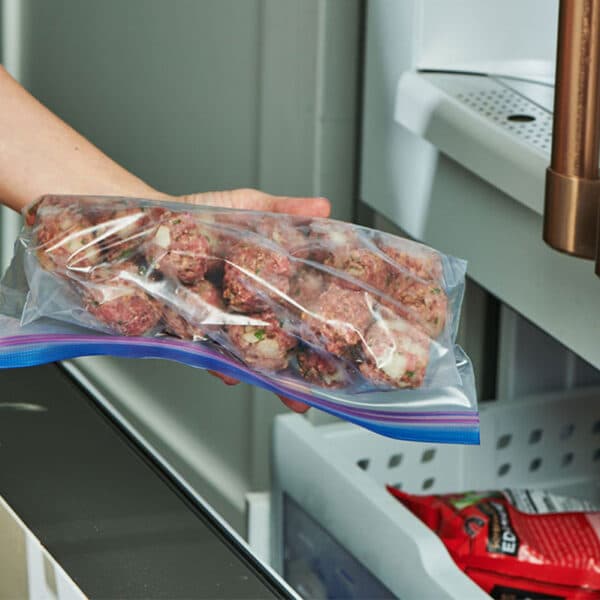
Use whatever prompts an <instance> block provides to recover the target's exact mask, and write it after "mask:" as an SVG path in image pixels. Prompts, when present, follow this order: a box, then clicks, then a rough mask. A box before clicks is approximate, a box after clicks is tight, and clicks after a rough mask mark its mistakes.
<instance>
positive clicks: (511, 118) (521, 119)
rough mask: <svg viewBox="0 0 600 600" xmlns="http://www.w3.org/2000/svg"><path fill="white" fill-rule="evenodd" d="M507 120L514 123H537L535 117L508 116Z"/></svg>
mask: <svg viewBox="0 0 600 600" xmlns="http://www.w3.org/2000/svg"><path fill="white" fill-rule="evenodd" d="M506 118H507V119H508V120H509V121H514V122H515V123H530V122H531V121H535V117H534V116H533V115H508V117H506Z"/></svg>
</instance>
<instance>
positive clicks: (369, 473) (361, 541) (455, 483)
mask: <svg viewBox="0 0 600 600" xmlns="http://www.w3.org/2000/svg"><path fill="white" fill-rule="evenodd" d="M481 439H482V444H481V446H480V447H466V446H465V447H460V446H446V445H435V444H419V443H411V442H398V441H395V440H390V439H386V438H383V437H380V436H377V435H373V434H371V433H370V432H368V431H365V430H361V429H359V428H357V427H354V426H352V425H348V424H334V425H325V426H313V425H311V424H310V423H309V422H308V421H307V420H306V419H303V418H301V417H299V416H296V415H286V416H284V417H280V418H278V419H277V421H276V423H275V429H274V445H273V448H274V449H273V452H274V456H273V462H274V494H273V509H274V510H273V518H274V523H273V531H274V536H273V545H272V556H273V557H274V559H275V562H276V566H277V567H279V568H281V565H282V561H283V557H282V519H283V509H282V502H283V496H284V494H287V495H289V496H290V497H291V498H292V499H293V500H295V501H296V503H298V504H299V505H300V506H301V507H302V509H303V510H304V511H306V513H307V514H308V515H309V516H310V517H312V518H313V519H314V520H315V521H317V522H318V523H319V524H320V525H321V526H322V527H323V528H324V529H325V530H326V531H327V532H328V533H329V534H330V535H331V536H332V537H333V538H334V539H335V540H337V542H339V544H341V545H342V546H343V547H345V548H346V549H347V550H348V551H349V552H350V553H351V554H352V555H354V557H356V558H357V559H358V560H359V562H360V563H362V564H363V565H364V566H365V567H366V569H368V570H369V571H370V572H371V573H372V574H373V575H374V576H375V577H376V578H378V579H379V580H380V581H381V582H382V583H383V584H384V585H385V586H387V587H388V588H389V589H390V590H391V591H392V592H393V593H394V594H396V595H397V596H398V597H401V598H419V599H422V598H436V599H437V598H440V599H441V598H456V599H459V598H460V599H464V598H469V599H470V598H482V599H483V598H489V596H487V594H485V593H484V592H482V591H481V590H480V589H479V588H478V587H477V586H475V585H474V584H473V583H472V582H471V581H470V580H469V579H468V578H467V577H466V576H465V575H464V574H463V573H462V572H460V571H459V570H458V569H457V568H456V566H455V565H454V563H453V562H452V560H451V558H450V557H449V555H448V553H447V552H446V550H445V548H444V546H443V545H442V543H441V542H440V540H439V539H438V538H437V536H436V535H435V534H433V533H432V532H431V531H430V530H429V529H427V527H425V526H424V525H423V524H422V523H421V522H420V521H418V520H417V519H416V518H415V517H414V516H413V515H412V514H411V513H410V512H409V511H408V510H406V509H405V508H404V507H403V506H402V505H401V504H400V503H399V502H398V501H396V500H395V499H394V498H392V497H391V495H389V494H388V493H387V492H386V490H385V489H384V484H386V483H390V484H394V485H398V486H400V487H401V488H402V489H403V490H405V491H409V492H414V493H434V492H440V493H443V492H452V491H460V490H470V489H476V490H485V489H499V488H500V489H501V488H507V487H513V488H515V487H520V488H524V487H525V488H545V489H551V490H554V491H556V492H557V493H561V494H566V495H571V496H579V497H584V498H588V499H591V500H595V501H599V500H600V391H599V390H598V389H594V390H589V389H588V390H579V391H569V392H564V393H561V394H552V395H544V396H535V397H527V398H520V399H516V400H510V401H497V402H494V403H488V404H486V405H484V406H483V407H482V431H481ZM345 584H346V587H347V585H348V582H345Z"/></svg>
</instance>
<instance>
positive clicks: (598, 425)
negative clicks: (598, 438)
mask: <svg viewBox="0 0 600 600" xmlns="http://www.w3.org/2000/svg"><path fill="white" fill-rule="evenodd" d="M592 433H600V420H598V421H596V422H595V423H594V427H592Z"/></svg>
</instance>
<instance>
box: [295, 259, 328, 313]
mask: <svg viewBox="0 0 600 600" xmlns="http://www.w3.org/2000/svg"><path fill="white" fill-rule="evenodd" d="M325 285H326V277H325V275H324V274H323V273H322V272H321V271H318V270H317V269H313V268H312V267H302V268H301V269H298V271H297V272H296V273H295V275H294V276H293V277H292V279H291V281H290V292H289V296H290V298H291V299H292V300H293V301H294V302H295V303H296V306H294V308H295V309H296V310H309V309H310V308H311V307H312V306H313V305H314V303H315V302H316V300H317V298H318V297H319V296H320V295H321V292H322V291H323V290H324V289H325Z"/></svg>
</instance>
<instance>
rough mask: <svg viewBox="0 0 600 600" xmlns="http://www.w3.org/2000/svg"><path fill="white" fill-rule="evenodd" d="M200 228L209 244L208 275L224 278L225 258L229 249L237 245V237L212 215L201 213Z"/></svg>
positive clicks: (199, 217)
mask: <svg viewBox="0 0 600 600" xmlns="http://www.w3.org/2000/svg"><path fill="white" fill-rule="evenodd" d="M198 227H199V229H200V232H201V233H202V235H203V236H204V239H205V240H206V242H207V243H208V255H207V260H206V273H207V275H211V276H213V277H219V276H222V273H223V268H224V266H225V261H224V258H225V256H226V254H227V252H228V251H229V249H230V248H231V247H232V246H234V245H235V243H236V239H235V236H234V235H233V232H231V231H228V230H227V228H226V227H223V225H222V224H220V223H219V222H218V221H217V219H216V217H215V216H214V215H211V214H206V213H200V214H199V215H198Z"/></svg>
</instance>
